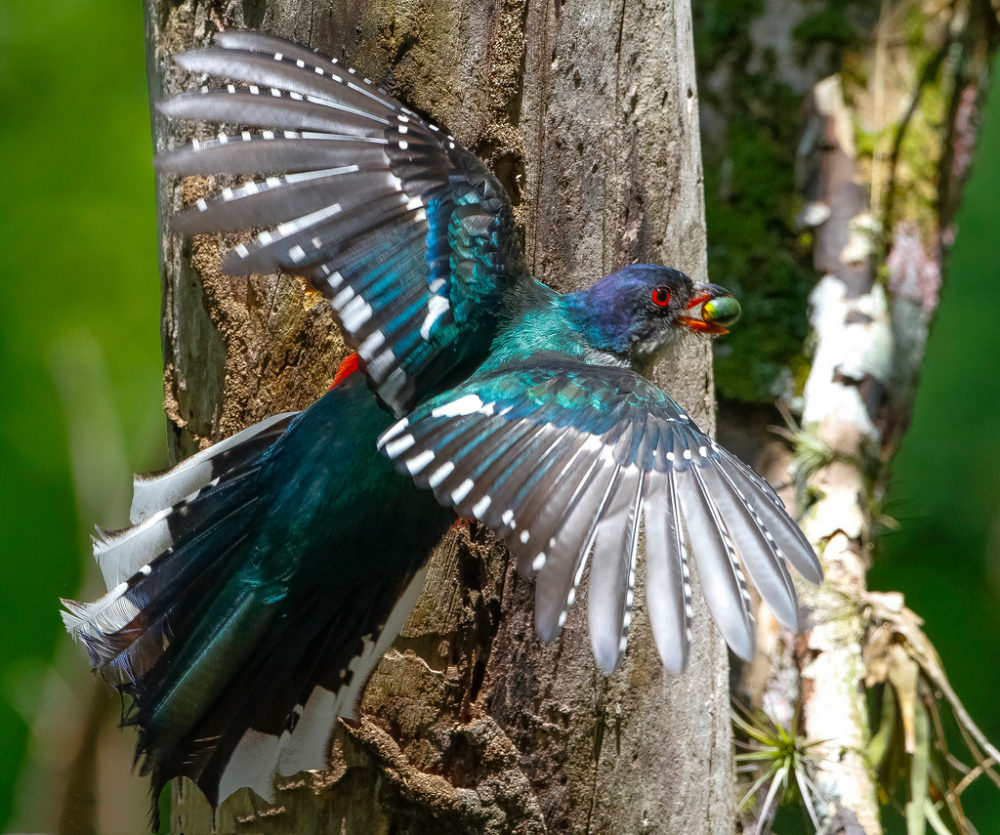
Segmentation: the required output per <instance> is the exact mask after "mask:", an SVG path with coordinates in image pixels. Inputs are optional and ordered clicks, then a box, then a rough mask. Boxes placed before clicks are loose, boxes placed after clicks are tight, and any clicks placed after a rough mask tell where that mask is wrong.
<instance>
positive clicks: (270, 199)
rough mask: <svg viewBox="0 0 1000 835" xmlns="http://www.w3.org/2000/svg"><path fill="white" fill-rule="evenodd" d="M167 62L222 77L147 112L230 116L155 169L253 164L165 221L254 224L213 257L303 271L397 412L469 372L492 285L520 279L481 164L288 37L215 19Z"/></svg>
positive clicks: (492, 320) (183, 227) (480, 347)
mask: <svg viewBox="0 0 1000 835" xmlns="http://www.w3.org/2000/svg"><path fill="white" fill-rule="evenodd" d="M177 60H178V63H179V64H180V65H181V66H182V67H183V68H184V69H186V70H188V71H189V72H192V73H204V74H206V75H207V76H208V77H209V79H210V80H216V81H219V82H221V80H223V79H224V80H227V81H228V83H218V84H214V85H210V86H206V87H204V88H202V90H201V91H199V92H193V93H188V94H184V95H181V96H177V97H176V98H173V99H170V100H168V101H165V102H162V103H160V105H159V109H160V111H161V112H162V113H164V114H165V115H167V116H168V117H171V118H183V119H199V120H206V121H209V122H216V123H236V124H237V125H239V126H241V129H239V130H236V131H233V132H230V133H221V134H219V136H218V137H217V138H215V139H212V140H209V141H202V142H198V141H196V142H192V143H191V144H190V145H188V146H187V147H184V148H181V149H178V150H175V151H171V152H169V153H166V154H164V155H162V156H161V157H160V158H159V159H158V161H157V165H158V167H159V169H160V170H161V171H163V172H169V173H174V174H178V175H182V176H189V175H199V174H205V175H215V174H239V175H242V174H247V175H263V176H261V177H259V178H257V179H252V180H250V181H248V182H243V183H242V184H241V185H238V186H234V187H231V188H224V189H222V191H221V192H220V193H218V194H217V195H215V196H214V197H212V198H210V199H207V200H199V201H198V202H197V204H196V205H195V206H193V207H191V208H190V209H188V210H187V211H185V212H184V213H183V214H181V215H180V216H178V217H177V218H175V219H174V221H173V228H174V229H175V230H176V231H178V232H183V233H196V232H216V231H224V230H241V229H247V228H251V227H255V228H260V227H264V230H263V231H261V232H259V233H258V234H257V236H256V238H255V240H254V241H253V243H251V244H250V245H240V246H237V247H236V248H235V249H234V250H233V251H232V252H230V253H229V254H228V255H227V256H226V258H225V260H224V262H223V268H224V269H225V270H226V271H227V272H230V273H233V274H239V275H245V274H248V273H252V272H270V271H274V270H278V269H280V270H284V271H286V272H291V273H294V274H296V275H302V276H305V277H306V278H308V279H309V280H310V281H311V282H312V283H313V285H314V286H315V287H316V288H317V289H319V290H321V291H322V292H323V293H325V294H326V295H327V296H328V297H329V298H330V300H331V302H332V304H333V308H334V310H335V312H336V314H337V316H338V318H339V321H340V324H341V325H342V327H343V329H344V331H345V335H346V337H347V339H348V341H349V342H350V343H351V344H352V345H353V346H354V347H356V348H357V350H358V354H359V356H360V365H361V368H362V369H363V370H364V371H366V372H367V373H368V375H369V377H370V379H371V382H372V385H373V387H374V388H375V390H376V392H377V393H378V394H379V396H380V397H381V398H382V400H383V401H384V402H385V403H386V404H388V405H389V406H390V407H391V408H392V409H393V410H394V411H395V412H396V413H397V414H404V413H405V412H407V411H408V410H409V409H410V408H411V407H412V405H413V403H414V402H416V400H417V399H419V398H420V397H423V396H426V394H427V393H428V392H430V391H433V390H434V387H435V385H436V384H437V383H438V382H439V381H440V380H441V379H442V378H444V377H445V376H446V375H447V374H449V373H450V372H451V371H453V370H455V369H456V368H460V367H465V366H466V364H468V366H467V367H468V370H469V371H471V370H472V368H474V367H475V365H477V364H478V362H479V361H480V360H481V358H482V354H483V353H485V351H486V350H488V348H489V344H490V340H491V339H492V335H493V333H494V330H495V327H496V317H497V314H498V312H499V310H500V306H501V302H502V298H503V296H504V294H505V293H506V292H507V290H508V289H509V287H510V286H511V285H512V284H513V283H515V282H517V281H520V280H524V279H526V278H527V276H528V272H527V268H526V266H525V264H524V259H523V256H522V254H521V249H520V244H519V241H518V238H517V235H516V232H515V228H514V222H513V216H512V212H511V206H510V200H509V198H508V196H507V194H506V193H505V192H504V190H503V187H502V186H501V185H500V184H499V183H498V182H497V181H496V179H495V178H494V177H493V175H492V174H490V172H489V171H487V170H486V169H485V168H484V167H483V166H482V164H481V163H480V162H479V161H478V160H477V159H476V158H475V157H474V156H473V155H472V154H470V153H469V152H468V151H466V150H464V149H463V148H461V147H460V146H459V145H458V144H457V143H456V142H455V141H454V139H453V138H452V137H450V136H447V135H446V134H443V133H442V132H441V131H440V130H438V128H436V127H435V126H434V125H431V124H429V123H428V122H426V121H425V120H423V119H422V118H420V117H419V116H418V115H417V114H415V113H413V112H412V111H410V110H407V109H406V108H405V107H403V105H401V104H400V103H399V102H398V101H396V100H395V99H393V98H392V97H390V96H388V95H387V94H385V93H383V92H381V91H380V90H379V89H378V88H376V87H375V86H373V85H372V84H371V83H370V82H369V81H368V80H366V79H362V78H360V77H358V76H357V75H355V74H354V73H353V71H351V70H348V69H346V68H344V67H342V66H341V65H339V64H338V63H337V62H336V61H333V60H331V59H328V58H325V57H323V56H321V55H318V54H317V53H315V52H312V51H310V50H308V49H305V48H303V47H301V46H298V45H295V44H292V43H289V42H287V41H283V40H279V39H277V38H272V37H269V36H265V35H259V34H256V33H251V32H222V33H220V34H219V36H218V42H217V46H216V47H215V48H211V49H204V50H200V51H195V52H189V53H186V54H185V55H182V56H180V57H179V58H178V59H177ZM243 128H246V129H243Z"/></svg>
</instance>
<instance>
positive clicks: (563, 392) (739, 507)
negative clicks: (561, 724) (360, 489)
mask: <svg viewBox="0 0 1000 835" xmlns="http://www.w3.org/2000/svg"><path fill="white" fill-rule="evenodd" d="M379 446H380V448H381V449H382V450H383V451H384V452H385V453H386V454H387V455H388V456H389V457H390V458H391V459H392V460H393V461H394V462H395V463H396V466H397V468H398V469H399V470H400V471H401V472H408V473H410V475H412V477H413V478H414V480H415V481H416V482H417V484H419V485H421V486H428V487H430V488H431V489H432V490H433V491H434V493H435V495H436V497H437V499H438V501H440V502H441V503H442V504H446V505H452V506H453V507H454V508H455V509H456V510H457V511H458V512H459V513H460V514H462V515H464V516H469V517H474V518H476V519H479V520H480V521H482V522H484V523H485V524H487V525H489V526H490V527H492V528H493V529H494V530H495V531H497V533H498V534H500V535H501V536H503V538H504V539H505V540H506V541H507V543H508V545H509V546H510V548H511V550H512V551H514V553H515V554H516V555H517V558H518V566H519V568H520V569H521V570H522V572H524V573H525V574H528V575H534V576H536V623H537V627H538V632H539V635H540V636H541V637H542V638H543V639H544V640H550V639H552V638H554V637H555V636H556V635H557V634H558V632H559V629H560V628H561V627H562V625H563V622H564V620H565V617H566V610H567V608H568V607H569V606H570V605H572V603H573V600H574V598H575V596H576V589H577V586H578V585H579V583H580V581H581V578H582V576H583V572H584V567H585V566H586V564H587V559H588V556H589V555H590V554H591V553H592V554H593V557H592V559H591V561H590V563H591V564H590V583H589V586H588V616H589V621H590V633H591V643H592V647H593V650H594V655H595V657H596V659H597V661H598V663H599V664H600V666H601V667H602V668H603V669H604V670H606V671H610V670H612V669H614V668H615V667H616V666H617V664H618V662H619V660H620V658H621V654H622V651H623V650H624V648H625V642H626V637H627V633H628V627H629V622H630V619H631V609H632V603H633V596H634V592H633V589H634V582H635V568H636V550H637V547H638V543H639V540H640V536H641V531H645V546H646V572H647V583H646V587H647V588H646V596H647V604H648V609H649V617H650V621H651V623H652V627H653V634H654V636H655V639H656V644H657V647H658V649H659V651H660V655H661V656H662V658H663V661H664V663H665V664H666V666H667V667H668V668H670V669H671V670H675V671H679V670H681V669H682V668H683V667H684V664H685V661H686V658H687V652H688V643H689V628H690V625H689V618H690V583H689V569H688V558H689V556H688V555H689V548H688V546H690V550H691V551H693V552H694V553H695V555H696V557H697V565H698V572H699V575H700V577H701V580H702V588H703V590H704V594H705V597H706V599H707V602H708V605H709V609H710V610H711V612H712V615H713V617H714V618H715V620H716V622H717V623H718V624H719V627H720V629H721V630H722V633H723V635H724V636H725V639H726V641H727V642H728V643H729V645H730V647H732V649H733V650H734V651H735V652H736V654H737V655H739V656H741V657H743V658H750V657H751V655H752V653H753V642H754V631H753V619H752V615H751V613H750V605H749V604H750V598H749V595H748V593H747V586H746V579H745V577H746V575H749V577H750V579H751V580H752V581H753V583H754V585H755V586H756V587H757V589H758V590H759V591H760V594H761V596H762V597H763V599H764V601H765V602H766V603H767V604H768V606H769V607H770V608H771V610H772V611H773V612H774V614H775V616H776V617H777V618H778V620H779V621H780V622H781V623H782V624H784V625H785V626H786V627H788V628H790V629H795V628H796V627H797V622H798V604H797V600H796V595H795V589H794V587H793V585H792V581H791V577H790V576H789V573H788V569H787V567H786V562H790V563H791V564H792V565H794V566H795V568H797V569H798V571H799V572H800V573H801V574H802V575H803V576H804V577H805V578H806V579H808V580H811V581H813V582H818V581H819V579H820V578H821V570H820V567H819V563H818V561H817V559H816V555H815V554H814V552H813V549H812V547H811V546H810V545H809V543H808V541H807V540H806V539H805V537H804V535H803V534H802V532H801V531H800V530H799V528H798V526H797V525H796V524H795V522H794V521H792V519H791V518H790V517H789V516H788V514H787V513H786V511H785V509H784V506H783V505H782V503H781V500H780V499H779V498H778V496H777V495H776V494H775V492H774V491H773V490H772V489H771V487H770V485H768V483H767V482H766V481H764V479H763V478H761V477H760V476H759V475H757V474H756V473H755V472H754V471H753V470H751V469H750V468H749V467H747V466H746V465H745V464H743V463H742V462H741V461H740V460H739V459H737V458H736V457H735V456H734V455H732V454H731V453H729V452H728V451H727V450H725V449H724V448H723V447H721V446H719V445H718V444H716V443H715V441H713V440H712V439H711V438H709V437H708V436H707V435H705V434H704V433H703V432H702V431H701V430H700V429H699V428H698V427H697V426H696V425H695V424H694V422H693V421H692V420H691V419H690V418H689V417H688V416H687V415H685V414H684V412H683V411H682V410H681V408H680V407H679V406H678V405H677V404H676V403H675V402H674V401H673V400H671V399H670V397H668V396H667V395H666V394H664V393H663V392H662V391H660V390H659V389H658V388H656V387H655V386H653V385H651V384H650V383H649V382H647V381H646V380H644V379H643V378H642V377H640V376H638V375H637V374H635V373H634V372H632V371H631V370H628V369H623V368H613V367H605V366H596V365H589V364H585V363H580V362H572V361H567V360H566V359H564V358H561V357H559V356H558V355H547V356H539V357H538V358H537V359H535V360H533V361H532V362H531V363H530V364H529V363H523V364H512V365H507V366H502V367H500V368H498V369H496V370H491V371H485V372H482V373H479V374H476V375H475V376H473V377H471V378H470V379H469V380H468V381H466V382H465V383H463V384H462V385H461V386H458V387H457V388H455V389H453V390H451V391H449V392H447V393H446V394H443V395H441V396H438V397H435V398H433V399H431V400H429V401H427V402H426V403H423V404H421V405H420V406H419V407H418V408H417V409H416V410H415V411H414V412H413V413H412V414H411V415H409V416H408V417H407V418H404V419H403V420H400V421H399V422H398V423H397V424H395V426H393V427H392V428H391V429H389V430H388V431H387V432H386V433H385V434H384V435H383V436H382V437H381V438H380V440H379Z"/></svg>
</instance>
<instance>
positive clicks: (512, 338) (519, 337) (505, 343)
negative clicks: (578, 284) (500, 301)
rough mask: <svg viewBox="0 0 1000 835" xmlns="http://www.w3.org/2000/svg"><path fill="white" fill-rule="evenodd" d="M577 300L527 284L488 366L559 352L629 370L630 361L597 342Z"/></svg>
mask: <svg viewBox="0 0 1000 835" xmlns="http://www.w3.org/2000/svg"><path fill="white" fill-rule="evenodd" d="M577 296H578V294H575V293H570V294H563V293H559V292H557V291H555V290H553V289H552V288H551V287H548V286H547V285H545V284H542V283H541V282H540V281H535V280H532V281H530V282H525V284H524V285H523V287H522V288H521V289H520V291H519V292H518V293H517V296H516V298H515V299H514V300H513V301H512V304H511V305H510V307H509V308H508V310H507V315H506V317H505V318H506V325H505V327H502V328H501V329H500V332H499V333H498V335H497V337H496V339H495V340H494V343H493V347H492V350H491V351H490V359H489V360H488V361H487V363H486V365H487V366H489V367H493V366H496V365H503V364H506V363H510V362H516V361H523V360H530V359H531V358H532V357H537V356H538V355H539V354H546V353H553V352H555V353H559V354H562V355H565V356H566V357H568V358H572V359H577V360H581V361H583V362H589V363H591V364H594V365H611V366H617V367H628V365H629V362H628V359H627V358H625V357H623V356H621V355H619V354H618V353H616V352H615V351H614V350H609V349H608V348H607V347H605V346H602V345H601V344H600V341H599V340H598V339H595V330H594V326H593V322H591V321H590V319H589V317H588V316H587V315H585V312H584V311H583V309H582V307H581V306H580V304H579V303H578V298H577Z"/></svg>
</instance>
